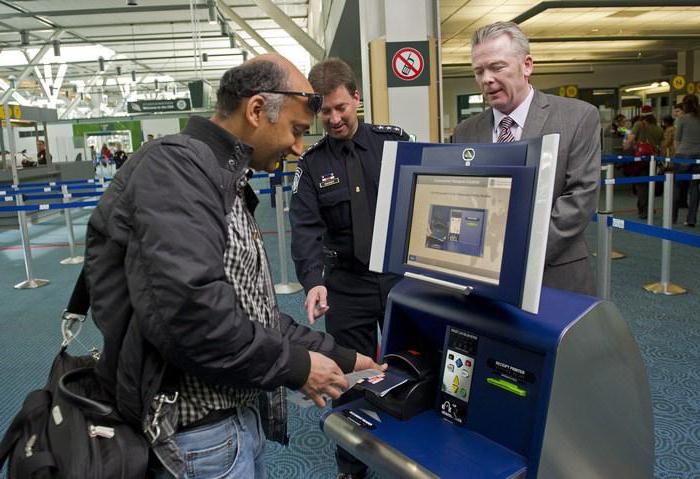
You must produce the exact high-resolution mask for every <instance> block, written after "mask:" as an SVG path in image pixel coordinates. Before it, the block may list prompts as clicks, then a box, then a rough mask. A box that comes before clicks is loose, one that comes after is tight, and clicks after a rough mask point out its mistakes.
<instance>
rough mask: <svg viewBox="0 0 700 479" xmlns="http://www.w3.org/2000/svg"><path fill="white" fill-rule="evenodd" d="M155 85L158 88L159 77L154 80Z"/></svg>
mask: <svg viewBox="0 0 700 479" xmlns="http://www.w3.org/2000/svg"><path fill="white" fill-rule="evenodd" d="M153 86H154V87H155V89H156V90H157V89H158V79H157V78H156V79H154V80H153Z"/></svg>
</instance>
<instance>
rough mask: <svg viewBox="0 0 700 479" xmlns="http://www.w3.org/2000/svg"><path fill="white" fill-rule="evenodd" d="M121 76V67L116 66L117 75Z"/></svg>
mask: <svg viewBox="0 0 700 479" xmlns="http://www.w3.org/2000/svg"><path fill="white" fill-rule="evenodd" d="M121 74H122V67H120V66H117V75H121Z"/></svg>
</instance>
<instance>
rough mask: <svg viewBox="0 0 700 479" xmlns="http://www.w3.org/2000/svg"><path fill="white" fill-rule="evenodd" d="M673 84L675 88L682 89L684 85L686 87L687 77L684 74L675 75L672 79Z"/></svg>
mask: <svg viewBox="0 0 700 479" xmlns="http://www.w3.org/2000/svg"><path fill="white" fill-rule="evenodd" d="M671 85H673V88H675V89H676V90H682V89H683V87H685V77H684V76H683V75H676V76H674V77H673V80H671Z"/></svg>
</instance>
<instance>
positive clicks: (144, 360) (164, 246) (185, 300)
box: [85, 117, 355, 424]
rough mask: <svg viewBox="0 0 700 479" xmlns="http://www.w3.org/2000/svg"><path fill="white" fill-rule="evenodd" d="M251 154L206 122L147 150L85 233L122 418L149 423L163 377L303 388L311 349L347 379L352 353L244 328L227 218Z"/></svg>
mask: <svg viewBox="0 0 700 479" xmlns="http://www.w3.org/2000/svg"><path fill="white" fill-rule="evenodd" d="M250 154H251V149H250V147H247V146H246V145H243V144H242V143H240V142H239V141H238V140H236V139H235V138H234V137H233V136H231V135H230V134H229V133H228V132H226V131H225V130H223V129H221V128H219V127H218V126H216V125H215V124H214V123H211V122H210V121H208V120H205V119H203V118H197V117H193V119H192V120H190V123H189V125H188V127H187V128H186V130H185V131H184V132H183V134H180V135H172V136H167V137H164V138H162V139H158V140H155V141H150V142H148V143H146V144H145V145H144V146H143V147H142V148H141V149H140V150H139V151H138V152H136V153H135V154H134V155H132V157H131V158H130V160H129V161H128V162H126V163H125V164H124V166H123V167H122V168H121V169H120V170H119V171H118V173H117V174H116V175H115V177H114V180H113V181H112V184H111V186H110V187H109V189H108V190H107V191H106V192H105V193H104V195H103V197H102V199H101V200H100V203H99V205H98V206H97V208H96V209H95V211H94V212H93V214H92V215H91V217H90V221H89V223H88V231H87V240H86V244H87V246H86V255H85V256H86V263H85V271H86V279H87V284H88V288H89V290H90V296H91V308H92V315H93V318H94V320H95V322H96V324H97V325H98V327H99V328H100V330H101V331H102V333H103V335H104V349H103V355H102V358H101V360H100V364H99V373H100V376H101V378H102V379H103V382H105V384H106V385H107V387H108V388H109V389H111V390H112V391H113V392H114V393H115V394H116V397H117V405H118V407H119V410H120V412H121V413H122V414H123V415H124V416H125V417H126V418H127V419H128V420H130V421H132V422H133V423H135V424H142V421H143V419H144V417H145V414H146V412H147V410H146V408H147V406H148V405H149V404H150V402H151V399H152V398H153V396H154V395H155V394H156V393H157V392H159V390H160V389H161V388H162V387H163V384H162V382H163V378H164V377H165V376H164V375H165V373H166V370H167V372H168V377H169V375H170V374H174V375H175V376H177V374H178V372H179V371H186V372H188V373H190V374H192V375H196V376H198V377H200V378H202V379H204V380H205V381H207V382H211V383H214V384H222V385H229V386H253V387H258V388H261V389H266V390H270V389H272V388H275V387H277V386H281V385H284V386H287V387H290V388H292V389H296V388H299V387H301V386H302V385H303V384H304V383H305V382H306V379H307V377H308V374H309V368H310V360H309V355H308V352H307V351H308V350H316V351H320V352H323V353H324V354H326V355H327V356H329V357H331V358H332V359H334V360H335V361H336V362H337V363H338V365H339V366H340V367H341V368H342V369H343V370H344V371H346V372H347V371H350V370H352V368H353V366H354V362H355V353H354V352H353V351H350V350H347V349H345V348H341V347H339V346H336V345H335V342H334V340H333V338H332V337H331V336H329V335H326V334H323V333H319V332H315V331H312V330H310V329H309V328H306V327H304V326H300V325H298V324H297V323H295V322H294V321H293V320H292V318H290V317H289V316H287V315H284V314H282V315H281V318H280V330H274V329H268V328H265V327H263V326H262V325H261V324H260V323H257V322H256V321H252V320H251V319H249V317H248V316H247V314H246V313H245V312H244V310H243V309H242V308H241V306H240V304H239V301H238V300H237V298H236V294H235V292H234V288H233V286H232V285H230V284H229V283H228V282H227V281H226V275H225V272H224V265H223V255H224V250H225V248H226V230H227V223H226V215H227V213H229V212H230V210H231V207H232V200H233V198H234V194H235V192H236V189H237V188H240V186H239V184H240V182H239V181H238V180H240V179H241V178H242V176H243V174H244V172H245V170H246V168H247V164H248V161H249V157H250Z"/></svg>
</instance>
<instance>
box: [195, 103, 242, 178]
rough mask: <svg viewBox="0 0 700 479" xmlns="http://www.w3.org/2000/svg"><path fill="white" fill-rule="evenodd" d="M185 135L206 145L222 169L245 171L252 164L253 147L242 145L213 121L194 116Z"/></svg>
mask: <svg viewBox="0 0 700 479" xmlns="http://www.w3.org/2000/svg"><path fill="white" fill-rule="evenodd" d="M183 133H184V134H185V135H189V136H191V137H192V138H195V139H197V140H200V141H202V142H203V143H206V144H207V146H209V148H211V151H212V152H214V156H215V157H216V160H217V161H218V162H219V164H220V165H221V167H222V168H229V169H235V170H239V169H245V168H246V167H247V166H248V164H249V163H250V159H251V156H252V155H253V147H251V146H249V145H246V144H245V143H242V142H241V140H239V139H238V138H236V137H235V136H233V135H232V134H231V133H229V132H228V131H227V130H225V129H223V128H221V127H220V126H219V125H217V124H216V123H214V122H213V121H211V120H208V119H206V118H203V117H201V116H192V117H190V121H189V122H188V123H187V126H186V127H185V129H184V130H183ZM231 161H233V163H234V164H232V163H231Z"/></svg>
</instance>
